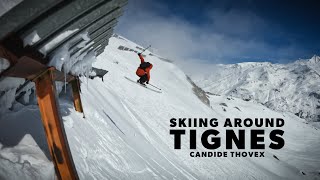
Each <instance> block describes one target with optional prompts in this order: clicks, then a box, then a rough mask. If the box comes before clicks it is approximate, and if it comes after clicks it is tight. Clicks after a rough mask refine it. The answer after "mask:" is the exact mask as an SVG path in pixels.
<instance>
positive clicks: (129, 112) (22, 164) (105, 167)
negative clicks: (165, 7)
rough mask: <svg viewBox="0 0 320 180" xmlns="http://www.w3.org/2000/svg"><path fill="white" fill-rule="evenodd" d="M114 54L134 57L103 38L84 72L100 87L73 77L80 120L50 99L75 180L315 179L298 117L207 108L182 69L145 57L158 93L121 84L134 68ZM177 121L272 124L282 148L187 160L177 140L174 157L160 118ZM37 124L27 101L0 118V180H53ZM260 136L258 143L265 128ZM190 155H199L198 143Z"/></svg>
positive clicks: (254, 106) (230, 103)
mask: <svg viewBox="0 0 320 180" xmlns="http://www.w3.org/2000/svg"><path fill="white" fill-rule="evenodd" d="M119 46H124V47H128V48H129V49H133V50H137V51H139V49H137V47H140V46H138V45H137V44H135V43H133V42H131V41H129V40H127V39H125V38H123V37H121V36H116V37H112V38H111V39H110V44H109V45H108V46H107V47H106V49H105V51H104V53H102V54H101V55H100V56H98V57H97V62H95V63H94V64H93V66H94V67H98V68H101V69H105V70H108V71H109V72H108V73H107V74H106V75H105V76H104V81H101V79H99V78H95V79H87V78H85V77H82V78H81V81H82V82H83V83H82V94H81V97H82V102H83V106H84V113H85V116H86V118H85V119H84V118H83V115H82V114H80V113H78V112H76V111H75V110H74V108H73V104H72V102H71V100H70V95H69V94H68V93H65V92H64V91H61V93H60V96H59V100H60V111H61V114H62V118H63V121H64V126H65V128H66V134H67V137H68V141H69V145H70V148H71V152H72V156H73V158H74V162H75V165H76V169H77V171H78V173H79V176H80V178H81V179H139V180H140V179H148V180H149V179H320V175H319V173H320V172H319V167H320V151H319V148H320V142H319V141H320V130H318V129H317V128H315V127H314V126H311V125H310V124H308V123H306V121H305V120H304V119H301V118H299V117H297V116H295V115H294V114H292V113H288V112H276V111H273V110H271V109H268V108H266V107H265V106H263V105H261V104H258V103H256V102H247V101H243V100H241V99H238V98H232V97H228V96H225V95H221V96H217V95H208V97H207V98H208V100H209V101H210V105H208V103H207V101H204V100H203V99H202V100H200V99H199V98H198V96H196V94H195V93H196V92H200V93H201V92H202V91H201V90H199V89H198V90H195V89H197V88H196V87H195V85H193V84H192V83H190V82H189V81H188V79H187V77H186V75H185V73H184V72H183V71H181V70H180V69H179V68H178V67H177V66H176V65H174V64H173V63H170V62H167V61H163V60H161V59H160V58H158V56H152V55H149V54H150V52H149V51H147V52H146V53H145V54H147V56H146V58H145V59H146V60H147V61H149V62H151V63H152V64H153V65H154V67H153V69H152V70H151V80H150V83H152V84H154V85H156V86H158V87H160V88H161V89H162V93H156V92H153V91H150V90H149V89H146V88H144V87H141V86H139V85H137V84H136V83H133V82H131V81H128V80H127V79H126V78H125V76H126V77H128V78H130V79H133V80H136V79H137V77H136V75H135V71H136V68H137V67H138V65H139V63H140V61H139V59H138V57H137V54H136V53H135V52H134V51H123V50H120V49H118V48H119ZM246 66H249V67H250V64H248V65H246ZM235 69H236V68H235ZM310 71H311V70H310ZM257 73H258V72H257ZM235 76H236V75H235ZM265 78H267V77H265ZM268 78H270V77H268ZM59 87H60V86H59ZM217 87H218V86H217ZM59 89H60V90H61V88H59ZM199 97H201V98H203V96H199ZM32 98H34V94H33V93H31V94H30V99H32ZM204 102H205V103H204ZM183 117H186V118H189V117H190V118H206V117H207V118H212V117H215V118H217V119H219V120H223V119H225V118H226V117H229V118H235V117H237V118H247V117H251V118H254V117H280V118H283V119H284V120H285V125H284V127H282V129H283V131H284V132H285V133H284V136H283V138H284V139H285V143H286V144H285V146H284V147H283V148H282V149H281V150H272V149H270V148H267V149H266V150H265V157H264V158H249V157H241V158H234V157H233V158H231V157H228V158H214V157H211V158H193V157H190V155H189V153H190V152H191V150H190V148H189V146H190V145H189V142H188V138H186V139H182V147H181V149H180V150H175V149H174V145H173V142H174V140H173V136H172V135H170V134H169V130H170V129H171V128H170V121H169V120H170V119H171V118H183ZM41 126H42V125H41V120H40V114H39V110H38V107H37V105H36V104H34V103H33V104H32V103H29V104H27V105H22V104H20V103H19V102H14V106H13V108H11V110H10V111H7V112H6V113H4V114H2V116H1V120H0V179H54V169H53V165H52V164H51V163H50V160H48V158H47V157H48V156H46V155H48V154H49V153H48V152H47V149H46V142H45V138H44V132H43V129H42V127H41ZM216 129H217V130H220V132H221V134H219V136H220V137H222V147H221V148H220V149H219V150H220V151H223V150H225V149H226V147H225V140H223V137H225V129H224V128H223V127H220V126H219V127H217V128H216ZM236 129H237V128H236ZM242 129H248V128H245V127H243V128H242ZM197 130H198V131H197V132H199V133H198V134H197V139H200V138H201V134H200V132H203V131H204V130H207V128H203V127H200V128H197ZM264 130H265V133H266V142H265V143H266V144H268V143H270V140H268V136H267V134H268V133H269V132H270V130H271V129H270V128H264ZM12 131H15V132H14V133H13V132H12ZM246 136H247V135H246ZM186 137H188V132H187V136H186ZM249 143H250V141H249V140H248V141H246V144H249ZM245 150H248V147H247V146H246V149H245ZM197 151H208V150H207V149H205V148H204V147H203V146H202V144H201V141H200V140H199V141H197Z"/></svg>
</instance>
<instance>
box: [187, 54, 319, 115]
mask: <svg viewBox="0 0 320 180" xmlns="http://www.w3.org/2000/svg"><path fill="white" fill-rule="evenodd" d="M191 77H192V79H193V80H194V81H195V83H196V84H197V85H199V86H200V87H201V88H202V89H204V90H205V91H207V92H210V93H214V94H222V95H229V96H233V97H238V98H241V99H243V100H246V101H254V102H259V103H262V104H264V105H265V106H266V107H269V108H271V109H273V110H276V111H283V112H286V111H287V112H292V113H294V114H296V115H297V116H299V117H301V118H304V119H307V120H309V121H320V57H319V56H313V57H312V58H311V59H310V60H298V61H295V62H293V63H290V64H272V63H269V62H247V63H239V64H228V65H222V64H219V65H217V66H216V67H213V68H212V70H211V71H210V72H208V73H206V74H200V73H199V74H193V75H192V76H191Z"/></svg>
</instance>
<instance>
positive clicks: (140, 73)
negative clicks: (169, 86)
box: [136, 54, 153, 81]
mask: <svg viewBox="0 0 320 180" xmlns="http://www.w3.org/2000/svg"><path fill="white" fill-rule="evenodd" d="M139 58H140V61H141V64H142V63H144V62H145V61H144V59H143V57H142V55H141V54H140V55H139ZM152 67H153V65H152V64H151V63H150V66H149V67H147V68H145V69H142V68H140V67H138V69H137V71H136V74H137V76H139V77H141V76H143V75H145V74H147V76H148V81H149V80H150V70H151V69H152Z"/></svg>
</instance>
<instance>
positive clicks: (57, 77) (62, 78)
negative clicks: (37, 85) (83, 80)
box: [53, 70, 75, 83]
mask: <svg viewBox="0 0 320 180" xmlns="http://www.w3.org/2000/svg"><path fill="white" fill-rule="evenodd" d="M53 74H54V76H53V79H54V80H55V81H61V82H64V81H66V82H68V83H69V82H70V81H72V80H74V78H75V77H74V76H72V75H69V74H67V75H66V76H67V77H66V78H65V74H64V73H63V72H61V71H58V70H54V73H53Z"/></svg>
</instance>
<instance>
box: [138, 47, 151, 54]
mask: <svg viewBox="0 0 320 180" xmlns="http://www.w3.org/2000/svg"><path fill="white" fill-rule="evenodd" d="M150 47H151V45H149V46H148V47H146V48H145V49H144V50H142V51H141V53H140V54H142V53H143V52H144V51H146V50H147V49H149V48H150Z"/></svg>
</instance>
